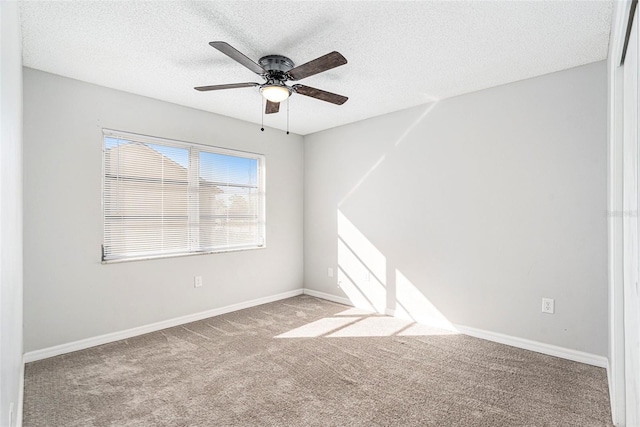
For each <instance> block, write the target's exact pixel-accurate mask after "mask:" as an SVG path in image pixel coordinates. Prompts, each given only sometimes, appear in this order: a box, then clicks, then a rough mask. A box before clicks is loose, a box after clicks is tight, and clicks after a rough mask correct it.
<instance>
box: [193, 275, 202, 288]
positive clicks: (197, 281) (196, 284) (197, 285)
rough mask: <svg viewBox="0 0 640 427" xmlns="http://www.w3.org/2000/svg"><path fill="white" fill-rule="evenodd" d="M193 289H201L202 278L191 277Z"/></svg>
mask: <svg viewBox="0 0 640 427" xmlns="http://www.w3.org/2000/svg"><path fill="white" fill-rule="evenodd" d="M193 287H194V288H200V287H202V276H194V277H193Z"/></svg>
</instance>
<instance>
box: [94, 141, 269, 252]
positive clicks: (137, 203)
mask: <svg viewBox="0 0 640 427" xmlns="http://www.w3.org/2000/svg"><path fill="white" fill-rule="evenodd" d="M103 133H104V146H103V168H104V185H103V211H104V241H103V245H102V261H103V262H109V261H116V260H127V259H144V258H157V257H166V256H177V255H187V254H198V253H211V252H222V251H231V250H241V249H254V248H261V247H264V246H265V221H264V216H265V214H264V205H265V191H264V162H265V160H264V156H262V155H259V154H253V153H245V152H241V151H234V150H226V149H221V148H215V147H209V146H204V145H196V144H190V143H185V142H179V141H171V140H167V139H162V138H154V137H148V136H143V135H135V134H129V133H124V132H118V131H112V130H106V129H105V130H104V131H103Z"/></svg>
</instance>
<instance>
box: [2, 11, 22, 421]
mask: <svg viewBox="0 0 640 427" xmlns="http://www.w3.org/2000/svg"><path fill="white" fill-rule="evenodd" d="M0 8H1V9H0V40H1V41H2V46H1V47H0V52H1V55H2V57H1V60H0V64H1V67H0V102H1V103H0V141H1V143H0V325H1V326H0V327H1V330H0V378H1V380H0V425H1V426H13V425H15V424H16V419H17V415H18V414H17V410H18V404H19V403H18V402H19V399H20V393H22V390H20V381H21V378H20V376H21V372H22V38H21V36H20V17H19V10H18V2H0ZM11 408H13V412H12V411H11Z"/></svg>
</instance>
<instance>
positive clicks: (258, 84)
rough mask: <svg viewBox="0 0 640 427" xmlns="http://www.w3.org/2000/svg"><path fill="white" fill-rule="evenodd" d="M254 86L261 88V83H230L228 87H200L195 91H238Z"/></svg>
mask: <svg viewBox="0 0 640 427" xmlns="http://www.w3.org/2000/svg"><path fill="white" fill-rule="evenodd" d="M253 86H260V83H254V82H247V83H230V84H226V85H212V86H198V87H194V89H195V90H199V91H201V92H204V91H207V90H220V89H237V88H241V87H253Z"/></svg>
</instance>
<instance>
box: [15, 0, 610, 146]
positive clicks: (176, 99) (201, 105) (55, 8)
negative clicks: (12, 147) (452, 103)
mask: <svg viewBox="0 0 640 427" xmlns="http://www.w3.org/2000/svg"><path fill="white" fill-rule="evenodd" d="M611 10H612V1H455V2H453V1H407V2H399V1H394V2H381V1H376V2H369V1H367V2H360V1H358V2H343V1H329V2H320V1H314V2H306V1H304V2H303V1H293V2H289V1H287V2H284V1H277V2H274V1H269V2H266V1H265V2H263V1H236V2H222V1H212V2H208V1H188V2H187V1H43V2H41V1H25V2H23V3H22V21H23V29H22V31H23V39H24V42H23V49H24V65H25V66H27V67H32V68H36V69H39V70H43V71H47V72H50V73H55V74H59V75H62V76H67V77H71V78H75V79H79V80H83V81H86V82H90V83H95V84H99V85H102V86H107V87H111V88H115V89H120V90H124V91H127V92H132V93H136V94H140V95H145V96H149V97H153V98H157V99H161V100H165V101H169V102H173V103H176V104H181V105H186V106H189V107H194V108H198V109H201V110H206V111H211V112H214V113H218V114H223V115H226V116H231V117H236V118H239V119H242V120H246V121H249V122H253V123H257V124H259V123H260V120H261V97H260V95H259V92H258V89H257V88H244V89H231V90H226V91H215V92H197V91H195V90H194V89H193V87H194V86H203V85H213V84H223V83H236V82H247V81H256V82H260V83H262V79H261V78H260V77H259V76H257V75H255V74H253V73H252V72H251V71H249V70H247V69H246V68H244V67H243V66H241V65H240V64H238V63H236V62H234V61H233V60H231V59H230V58H228V57H226V56H225V55H223V54H222V53H220V52H218V51H217V50H215V49H213V48H212V47H210V46H209V44H208V43H209V42H210V41H214V40H222V41H226V42H228V43H229V44H231V45H232V46H234V47H235V48H236V49H238V50H240V51H241V52H243V53H244V54H245V55H247V56H248V57H250V58H251V59H253V60H254V61H257V60H258V59H259V58H260V57H261V56H264V55H268V54H281V55H285V56H288V57H289V58H291V59H292V60H293V61H294V62H295V63H296V64H298V65H299V64H302V63H304V62H307V61H309V60H312V59H314V58H316V57H318V56H321V55H324V54H326V53H328V52H331V51H333V50H337V51H339V52H340V53H342V54H343V55H344V56H345V57H346V58H347V60H348V61H349V62H348V64H346V65H343V66H341V67H338V68H335V69H333V70H330V71H327V72H325V73H322V74H318V75H315V76H311V77H309V78H307V79H304V80H302V81H301V83H303V84H305V85H308V86H313V87H317V88H319V89H324V90H327V91H330V92H335V93H338V94H341V95H346V96H348V97H349V100H348V101H347V102H346V103H345V104H344V105H342V106H336V105H333V104H329V103H325V102H322V101H318V100H315V99H312V98H308V97H305V96H302V95H294V96H292V98H291V99H290V129H291V131H292V132H295V133H298V134H301V135H305V134H308V133H312V132H317V131H320V130H323V129H328V128H331V127H335V126H339V125H342V124H346V123H351V122H354V121H357V120H362V119H365V118H368V117H373V116H377V115H380V114H385V113H389V112H392V111H396V110H400V109H404V108H408V107H412V106H415V105H418V104H424V103H427V102H430V101H433V100H435V99H443V98H447V97H451V96H455V95H459V94H462V93H468V92H472V91H477V90H480V89H484V88H488V87H492V86H496V85H500V84H504V83H508V82H513V81H517V80H522V79H526V78H529V77H534V76H538V75H542V74H546V73H550V72H554V71H559V70H563V69H566V68H570V67H574V66H578V65H582V64H586V63H590V62H594V61H599V60H603V59H606V56H607V47H608V43H609V28H610V22H611ZM286 116H287V115H286V105H285V104H284V103H283V105H282V108H281V110H280V113H278V114H272V115H268V116H265V117H264V121H265V125H266V126H271V127H275V128H279V129H285V127H286Z"/></svg>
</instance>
